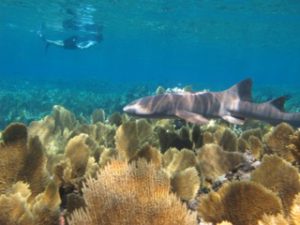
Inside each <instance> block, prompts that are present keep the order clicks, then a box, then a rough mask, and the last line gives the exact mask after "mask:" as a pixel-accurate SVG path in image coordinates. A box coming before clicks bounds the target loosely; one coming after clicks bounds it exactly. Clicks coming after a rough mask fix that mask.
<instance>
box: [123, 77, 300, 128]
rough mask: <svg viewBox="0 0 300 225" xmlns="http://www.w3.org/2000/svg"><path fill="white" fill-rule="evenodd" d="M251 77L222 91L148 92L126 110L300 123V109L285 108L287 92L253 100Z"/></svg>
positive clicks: (191, 118)
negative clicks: (285, 109)
mask: <svg viewBox="0 0 300 225" xmlns="http://www.w3.org/2000/svg"><path fill="white" fill-rule="evenodd" d="M251 88H252V80H251V79H246V80H243V81H241V82H240V83H238V84H236V85H234V86H232V87H231V88H229V89H227V90H225V91H221V92H195V93H190V92H183V93H166V94H161V95H156V96H147V97H144V98H140V99H138V100H135V101H133V102H132V103H130V104H128V105H127V106H125V107H124V108H123V110H124V112H126V113H128V114H130V115H134V116H140V117H146V118H172V117H175V118H176V117H178V118H181V119H184V120H186V121H188V122H191V123H194V124H199V125H201V124H206V123H208V121H209V119H212V118H222V119H224V120H226V121H228V122H230V123H233V124H243V123H244V121H245V119H246V118H251V119H257V120H261V121H265V122H268V123H270V124H272V125H276V124H278V123H281V122H287V123H289V124H291V125H293V126H295V127H300V113H287V112H285V111H284V103H285V101H286V99H287V97H286V96H281V97H279V98H276V99H274V100H271V101H268V102H264V103H253V102H252V97H251Z"/></svg>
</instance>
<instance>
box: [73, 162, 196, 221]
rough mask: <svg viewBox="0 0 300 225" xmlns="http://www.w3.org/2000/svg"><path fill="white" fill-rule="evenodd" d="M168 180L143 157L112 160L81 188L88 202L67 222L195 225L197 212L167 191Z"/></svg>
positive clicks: (168, 186)
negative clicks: (133, 159)
mask: <svg viewBox="0 0 300 225" xmlns="http://www.w3.org/2000/svg"><path fill="white" fill-rule="evenodd" d="M169 189H170V183H169V179H168V177H167V176H166V174H164V172H163V171H161V170H157V169H156V167H155V165H154V164H152V163H150V164H148V163H147V162H146V161H145V160H138V161H134V162H133V163H132V164H127V163H126V162H123V161H112V162H111V163H110V164H109V165H108V166H106V167H105V168H104V169H103V170H102V171H101V173H100V174H99V175H98V177H97V179H88V180H87V183H86V185H85V187H84V188H83V194H84V198H85V201H86V204H87V207H86V208H85V209H79V210H75V211H74V212H73V213H72V215H71V217H70V218H69V219H68V222H69V224H70V225H76V224H80V225H90V224H93V225H100V224H101V225H102V224H106V225H112V224H115V225H117V224H123V225H126V224H128V225H132V224H143V225H150V224H156V225H168V224H170V225H171V224H172V225H175V224H178V225H184V224H187V225H191V224H194V225H196V224H197V222H196V215H195V214H194V213H193V214H191V213H189V212H188V211H187V209H186V207H185V206H183V205H182V203H180V201H179V200H178V199H177V198H176V197H175V196H174V195H173V194H170V193H169Z"/></svg>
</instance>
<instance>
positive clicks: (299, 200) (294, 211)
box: [290, 193, 300, 225]
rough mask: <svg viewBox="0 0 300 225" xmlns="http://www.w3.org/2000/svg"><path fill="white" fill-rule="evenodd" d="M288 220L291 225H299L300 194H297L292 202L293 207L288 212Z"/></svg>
mask: <svg viewBox="0 0 300 225" xmlns="http://www.w3.org/2000/svg"><path fill="white" fill-rule="evenodd" d="M290 218H291V220H292V223H293V225H299V224H300V193H298V194H297V195H296V196H295V198H294V200H293V205H292V207H291V210H290Z"/></svg>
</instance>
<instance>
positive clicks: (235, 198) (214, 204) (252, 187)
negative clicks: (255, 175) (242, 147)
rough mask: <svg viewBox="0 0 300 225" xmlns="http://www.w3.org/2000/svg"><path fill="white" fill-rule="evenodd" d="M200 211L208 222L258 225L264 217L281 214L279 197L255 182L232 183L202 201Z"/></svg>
mask: <svg viewBox="0 0 300 225" xmlns="http://www.w3.org/2000/svg"><path fill="white" fill-rule="evenodd" d="M198 212H199V214H200V216H201V217H203V218H204V220H205V221H207V222H213V223H218V222H221V221H223V220H226V221H229V222H231V223H233V224H234V225H256V224H257V223H258V220H259V219H261V218H262V216H263V215H264V214H274V215H276V214H277V213H280V212H282V205H281V202H280V200H279V198H278V197H277V196H276V195H275V194H274V193H273V192H271V191H269V190H268V189H266V188H264V187H263V186H262V185H260V184H256V183H254V182H245V181H244V182H233V183H230V184H227V185H224V186H223V187H221V188H220V189H219V191H218V192H212V193H210V194H208V195H207V196H204V197H202V198H201V199H200V204H199V208H198Z"/></svg>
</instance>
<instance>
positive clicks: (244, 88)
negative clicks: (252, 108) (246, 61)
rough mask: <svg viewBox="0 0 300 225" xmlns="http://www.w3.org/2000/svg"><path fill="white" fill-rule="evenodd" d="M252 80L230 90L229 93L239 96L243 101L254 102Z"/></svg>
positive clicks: (246, 80) (244, 81)
mask: <svg viewBox="0 0 300 225" xmlns="http://www.w3.org/2000/svg"><path fill="white" fill-rule="evenodd" d="M251 89H252V80H251V79H250V78H249V79H245V80H242V81H241V82H239V83H237V84H236V85H234V86H232V87H231V88H229V89H228V90H227V91H228V92H230V93H231V94H233V95H237V96H238V97H239V98H240V99H241V100H242V101H249V102H250V101H252V93H251V92H252V91H251Z"/></svg>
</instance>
